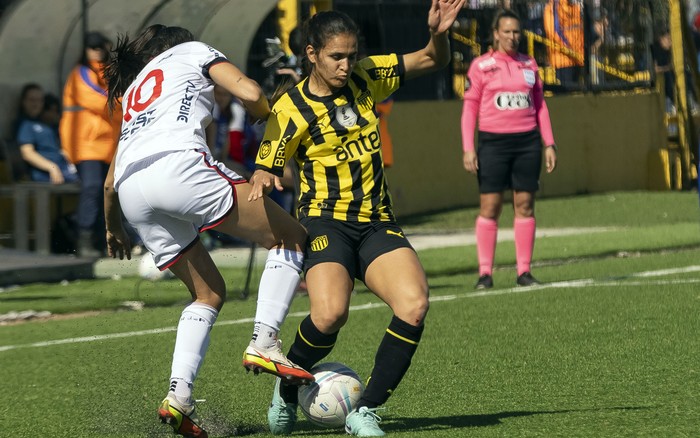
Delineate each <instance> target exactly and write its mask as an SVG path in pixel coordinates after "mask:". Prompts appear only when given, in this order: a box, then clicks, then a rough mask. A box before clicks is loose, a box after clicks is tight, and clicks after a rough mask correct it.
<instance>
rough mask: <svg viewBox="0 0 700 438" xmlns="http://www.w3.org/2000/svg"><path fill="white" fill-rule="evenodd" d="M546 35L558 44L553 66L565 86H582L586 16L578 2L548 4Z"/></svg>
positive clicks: (551, 61)
mask: <svg viewBox="0 0 700 438" xmlns="http://www.w3.org/2000/svg"><path fill="white" fill-rule="evenodd" d="M543 18H544V31H545V33H546V35H547V38H548V39H549V40H550V41H551V42H553V43H554V44H555V46H554V47H550V49H549V64H550V65H551V66H552V67H553V68H554V69H555V71H556V76H557V79H558V80H559V83H560V84H561V85H563V86H574V87H576V86H578V85H579V79H580V77H581V70H582V67H583V60H584V57H583V55H584V50H583V14H582V9H581V4H580V3H579V2H577V1H576V0H548V2H547V5H546V6H545V7H544V16H543Z"/></svg>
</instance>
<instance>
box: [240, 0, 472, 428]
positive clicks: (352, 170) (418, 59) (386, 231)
mask: <svg viewBox="0 0 700 438" xmlns="http://www.w3.org/2000/svg"><path fill="white" fill-rule="evenodd" d="M463 3H464V1H463V0H433V1H432V5H431V7H430V11H429V13H428V27H429V30H430V39H429V41H428V44H427V45H426V46H425V47H424V48H423V49H421V50H418V51H416V52H413V53H409V54H405V55H397V54H389V55H383V56H370V57H368V58H365V59H362V60H360V61H357V52H358V46H357V32H358V31H357V26H356V24H355V23H354V22H353V21H352V20H351V19H350V18H349V17H348V16H347V15H345V14H343V13H340V12H333V11H330V12H321V13H318V14H316V15H315V16H313V17H311V18H310V19H309V20H308V21H307V23H305V29H304V31H305V42H306V46H305V52H306V59H307V61H308V62H309V63H310V66H311V67H310V73H309V76H308V77H307V78H305V79H304V80H302V81H301V82H300V83H299V84H297V85H296V86H295V87H294V88H292V89H290V90H289V91H287V93H285V94H284V95H282V96H281V97H280V99H279V100H278V101H277V102H276V103H275V105H274V106H273V108H272V112H271V114H270V117H269V118H268V122H267V127H266V132H265V135H264V137H263V141H262V143H261V146H260V149H259V152H258V158H257V170H256V172H255V173H254V174H253V176H252V178H251V182H252V183H253V191H252V193H251V195H250V197H249V200H251V201H252V202H255V201H256V200H257V199H258V198H259V197H260V196H262V195H263V193H264V192H265V191H266V190H270V189H272V188H273V186H274V187H275V188H277V189H281V185H280V184H279V177H281V176H282V174H283V171H284V166H285V164H286V162H287V160H289V159H292V158H293V159H294V160H295V161H296V162H297V164H298V166H299V174H300V177H299V180H300V196H299V207H298V216H299V219H300V221H301V223H302V225H304V226H305V227H306V229H307V231H308V233H309V240H308V243H307V248H306V259H305V260H306V263H305V267H304V269H305V270H306V277H305V278H306V282H307V287H308V293H309V300H310V304H311V312H310V315H309V316H307V317H306V318H305V319H304V320H303V321H302V322H301V324H300V326H299V329H298V332H297V336H296V339H295V341H294V344H293V345H292V347H291V349H290V350H289V353H288V357H289V358H290V360H293V361H296V363H297V364H298V365H300V366H302V367H306V369H309V368H310V367H311V366H313V365H314V364H315V363H317V362H319V361H320V360H322V359H323V358H324V357H326V356H327V355H328V354H329V353H330V351H331V349H332V348H333V346H334V345H335V341H336V339H337V337H338V332H339V330H340V328H341V327H342V326H343V325H344V324H345V322H346V321H347V319H348V311H349V305H350V296H351V293H352V290H353V286H354V280H355V279H356V278H357V279H359V280H362V281H364V283H365V284H366V285H367V287H368V288H369V289H370V290H371V291H372V292H373V293H374V294H375V295H377V296H378V297H379V298H380V299H382V300H383V301H384V302H385V303H387V304H388V305H389V307H390V308H391V309H392V311H393V313H394V315H393V317H392V319H391V321H390V322H389V326H388V327H387V329H386V332H385V334H384V338H383V340H382V341H381V344H380V345H379V349H378V350H377V353H376V358H375V365H374V368H373V370H372V373H371V377H370V380H369V383H368V385H367V388H366V390H365V392H364V394H363V396H362V399H361V400H360V402H359V404H358V406H357V409H355V410H353V411H352V412H351V413H350V414H349V415H348V417H347V419H346V426H345V429H346V431H347V432H348V433H350V434H353V435H358V436H383V435H384V432H383V431H382V430H381V429H380V428H379V426H378V423H379V421H380V418H379V417H378V416H377V414H376V410H377V408H378V407H379V406H381V405H383V404H384V403H385V402H386V401H387V399H388V398H389V396H390V395H391V394H392V392H393V391H394V390H395V389H396V387H397V386H398V384H399V382H400V381H401V379H402V378H403V376H404V374H405V373H406V371H407V370H408V368H409V365H410V363H411V358H412V357H413V354H414V353H415V351H416V348H417V347H418V343H419V341H420V338H421V334H422V332H423V327H424V320H425V316H426V313H427V311H428V284H427V280H426V276H425V272H424V270H423V267H422V266H421V264H420V261H419V260H418V257H417V255H416V252H415V251H414V250H413V248H412V247H411V245H410V243H409V242H408V240H407V239H406V237H405V236H404V233H403V231H402V230H401V228H400V227H399V226H398V225H397V224H396V222H395V220H394V214H393V213H392V206H391V198H390V195H389V191H388V186H387V183H386V180H385V178H384V168H383V163H382V155H381V149H380V146H381V141H382V140H381V138H380V135H379V128H378V118H377V111H376V104H377V103H379V102H381V101H383V100H384V99H386V98H387V97H389V96H390V95H391V94H392V93H393V92H394V91H396V90H397V89H398V88H399V87H400V86H401V85H402V84H403V82H404V81H405V80H407V79H411V78H414V77H417V76H419V75H422V74H425V73H429V72H432V71H436V70H438V69H440V68H442V67H444V66H445V65H447V63H448V62H449V59H450V47H449V41H448V38H447V31H448V30H449V29H450V26H451V25H452V23H453V22H454V20H455V18H456V16H457V13H458V12H459V10H460V9H461V8H462V5H463ZM292 358H293V359H292ZM297 404H298V399H297V388H296V387H293V386H289V385H285V384H284V382H281V381H279V380H278V381H277V382H276V385H275V390H274V394H273V400H272V404H271V406H270V409H269V410H268V422H269V425H270V429H271V431H272V432H273V433H274V434H288V433H290V432H291V431H292V430H293V428H294V424H295V422H296V418H297V413H296V410H297V409H296V408H297Z"/></svg>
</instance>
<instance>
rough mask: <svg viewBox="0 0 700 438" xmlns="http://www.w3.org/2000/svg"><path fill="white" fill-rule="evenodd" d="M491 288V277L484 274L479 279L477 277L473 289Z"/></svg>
mask: <svg viewBox="0 0 700 438" xmlns="http://www.w3.org/2000/svg"><path fill="white" fill-rule="evenodd" d="M492 287H493V277H491V276H490V275H488V274H484V275H482V276H481V277H479V280H478V281H477V282H476V285H475V286H474V289H476V290H481V289H491V288H492Z"/></svg>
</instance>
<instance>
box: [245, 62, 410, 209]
mask: <svg viewBox="0 0 700 438" xmlns="http://www.w3.org/2000/svg"><path fill="white" fill-rule="evenodd" d="M403 75H404V66H403V58H402V57H400V56H397V55H395V54H391V55H384V56H371V57H368V58H365V59H362V60H360V61H358V62H357V64H355V67H354V69H353V71H352V73H351V74H350V78H349V79H348V83H347V84H346V85H345V86H344V87H343V88H341V89H340V90H339V91H338V92H336V93H335V94H333V95H331V96H325V97H318V96H314V95H312V94H311V93H310V92H309V85H308V78H307V79H305V80H303V81H301V82H300V83H299V84H297V85H296V87H294V88H292V89H291V90H289V91H288V92H287V93H285V94H284V95H283V96H282V97H281V98H280V99H279V100H278V101H277V103H275V105H274V106H273V108H272V112H271V113H270V117H269V118H268V121H267V126H266V128H265V135H264V137H263V140H262V143H261V144H260V149H259V151H258V157H257V168H258V169H264V170H267V171H269V172H271V173H273V174H275V175H277V176H282V173H283V172H284V166H285V163H286V162H287V160H288V159H290V158H292V157H294V159H295V161H296V162H297V164H298V165H299V183H300V191H299V192H300V194H299V210H298V216H299V218H300V219H301V218H304V217H307V216H316V217H318V216H320V217H327V218H333V219H338V220H344V221H351V222H369V221H387V220H394V215H393V212H392V209H391V197H390V195H389V189H388V187H387V183H386V180H385V178H384V165H383V163H382V154H381V150H380V146H381V138H380V137H379V124H378V118H377V112H376V109H375V103H378V102H381V101H382V100H384V99H386V98H387V97H389V96H390V95H391V94H392V93H393V92H394V91H396V90H397V89H398V88H399V86H400V85H401V83H402V82H403Z"/></svg>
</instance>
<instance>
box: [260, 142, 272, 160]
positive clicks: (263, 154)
mask: <svg viewBox="0 0 700 438" xmlns="http://www.w3.org/2000/svg"><path fill="white" fill-rule="evenodd" d="M270 152H272V143H271V142H270V140H265V141H264V142H262V144H261V145H260V150H258V155H259V156H260V159H262V160H264V159H265V158H267V157H269V156H270Z"/></svg>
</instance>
